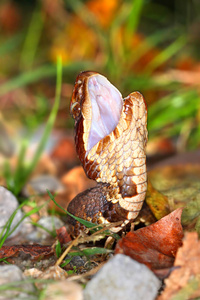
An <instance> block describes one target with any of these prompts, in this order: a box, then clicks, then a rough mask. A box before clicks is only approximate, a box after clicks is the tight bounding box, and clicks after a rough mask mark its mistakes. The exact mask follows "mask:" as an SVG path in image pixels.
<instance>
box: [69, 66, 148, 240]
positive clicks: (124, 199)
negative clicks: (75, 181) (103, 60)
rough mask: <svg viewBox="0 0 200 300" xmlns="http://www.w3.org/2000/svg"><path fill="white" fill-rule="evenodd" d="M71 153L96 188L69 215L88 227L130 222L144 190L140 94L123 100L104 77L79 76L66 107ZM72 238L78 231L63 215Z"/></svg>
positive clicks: (142, 102)
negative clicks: (70, 118) (72, 126)
mask: <svg viewBox="0 0 200 300" xmlns="http://www.w3.org/2000/svg"><path fill="white" fill-rule="evenodd" d="M70 111H71V114H72V116H73V118H74V119H75V144H76V151H77V154H78V156H79V159H80V161H81V163H82V166H83V168H84V170H85V173H86V175H87V176H88V177H89V178H90V179H93V180H96V182H97V185H96V186H95V187H93V188H91V189H88V190H86V191H84V192H82V193H80V194H78V195H77V196H76V197H75V198H74V199H73V200H72V201H71V202H70V204H69V206H68V211H69V212H70V213H72V214H73V215H75V216H78V217H80V218H82V219H85V220H88V221H91V222H93V223H98V224H100V223H105V222H116V221H120V220H121V221H123V222H124V223H123V224H127V223H128V222H130V221H131V220H134V219H135V218H136V217H137V216H138V214H139V212H140V210H141V208H142V204H143V201H144V199H145V195H146V190H147V172H146V153H145V147H146V143H147V106H146V103H145V100H144V98H143V96H142V95H141V94H140V93H139V92H133V93H131V94H130V95H129V96H128V97H126V98H125V99H123V98H122V95H121V93H120V92H119V91H118V90H117V88H116V87H114V86H113V85H112V84H111V83H110V82H109V81H108V80H107V79H106V78H105V77H104V76H102V75H100V74H98V73H96V72H91V71H85V72H82V73H80V74H79V75H78V77H77V79H76V82H75V86H74V90H73V94H72V100H71V103H70ZM68 223H69V224H70V228H71V230H72V231H73V234H74V235H77V234H78V233H79V231H80V230H81V229H83V226H82V225H81V224H80V223H79V222H77V221H75V220H74V219H73V218H71V217H69V216H68Z"/></svg>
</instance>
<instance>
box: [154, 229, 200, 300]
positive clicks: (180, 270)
mask: <svg viewBox="0 0 200 300" xmlns="http://www.w3.org/2000/svg"><path fill="white" fill-rule="evenodd" d="M165 284H166V288H165V289H164V292H163V293H162V294H161V296H159V297H158V298H157V300H170V299H197V297H200V241H199V240H198V235H197V233H196V232H187V233H186V234H185V238H184V239H183V246H182V247H181V248H179V249H178V252H177V255H176V259H175V263H174V271H172V273H171V274H170V276H169V278H168V279H166V280H165ZM198 299H199V298H198Z"/></svg>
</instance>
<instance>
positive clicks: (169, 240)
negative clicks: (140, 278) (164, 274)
mask: <svg viewBox="0 0 200 300" xmlns="http://www.w3.org/2000/svg"><path fill="white" fill-rule="evenodd" d="M181 213H182V208H178V209H176V210H175V211H173V212H172V213H171V214H169V215H167V216H166V217H164V218H162V219H160V220H159V221H157V222H156V223H154V224H151V225H149V226H147V227H144V228H141V229H138V230H137V231H135V232H129V233H128V234H127V235H126V236H125V237H124V238H122V239H121V240H119V242H118V243H117V245H116V249H115V254H118V253H123V254H125V255H128V256H130V257H131V258H133V259H135V260H137V261H138V262H140V263H143V264H145V265H147V266H148V267H149V268H150V269H152V270H156V269H164V268H170V267H171V266H172V265H173V262H174V258H175V255H176V252H177V250H178V248H179V247H180V246H181V245H182V238H183V229H182V226H181Z"/></svg>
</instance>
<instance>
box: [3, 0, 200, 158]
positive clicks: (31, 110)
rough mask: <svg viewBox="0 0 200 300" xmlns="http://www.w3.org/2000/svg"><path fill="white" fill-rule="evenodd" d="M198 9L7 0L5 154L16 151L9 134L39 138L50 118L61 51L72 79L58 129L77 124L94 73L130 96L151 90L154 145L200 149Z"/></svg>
mask: <svg viewBox="0 0 200 300" xmlns="http://www.w3.org/2000/svg"><path fill="white" fill-rule="evenodd" d="M199 12H200V1H198V0H185V1H181V0H174V1H173V0H133V1H130V0H129V1H128V0H126V1H125V0H124V1H120V0H109V1H108V0H87V1H86V0H84V1H83V0H82V1H81V0H73V1H71V0H54V1H52V0H37V1H36V0H29V1H27V0H12V1H11V0H1V2H0V66H1V68H0V109H1V112H0V124H1V125H0V143H1V147H0V148H1V151H2V152H4V153H7V155H9V147H10V144H9V136H11V137H12V136H14V135H15V132H16V131H17V130H18V131H19V130H22V131H24V132H26V134H27V133H28V134H29V135H30V134H32V133H33V132H34V131H35V130H36V129H37V128H39V127H40V126H41V124H45V122H46V119H47V117H48V116H49V113H50V111H51V109H52V106H53V103H54V97H55V89H56V61H57V57H58V56H61V57H62V61H63V81H62V89H61V102H60V106H59V111H58V116H57V120H56V124H55V126H56V128H62V129H64V130H66V129H70V128H73V120H72V118H71V117H70V114H69V103H70V97H71V94H72V89H73V84H74V82H75V79H76V76H77V74H78V73H79V72H80V71H83V70H95V71H97V72H99V73H101V74H103V75H104V76H106V77H107V78H108V80H109V81H111V82H112V83H113V84H114V85H115V86H116V87H117V88H118V89H119V90H120V91H121V92H122V94H123V96H124V97H125V96H127V95H128V94H129V93H130V92H132V91H136V90H138V91H140V92H141V93H142V94H143V95H144V97H145V99H146V102H147V105H148V111H149V113H148V130H149V140H150V142H152V143H153V141H160V143H161V146H162V147H165V145H166V151H168V150H169V151H170V147H172V148H173V149H174V150H175V152H180V151H186V150H191V149H197V148H199V146H200V88H199V87H200V62H199V60H200V51H199V47H200V39H199V36H200V13H199ZM5 129H6V131H5ZM22 136H23V134H22ZM11 140H12V138H11ZM166 141H167V142H166ZM165 142H166V143H165ZM149 145H151V144H149ZM162 147H161V148H162ZM152 148H154V147H153V146H152V147H149V149H147V153H149V154H151V152H152V151H154V150H152Z"/></svg>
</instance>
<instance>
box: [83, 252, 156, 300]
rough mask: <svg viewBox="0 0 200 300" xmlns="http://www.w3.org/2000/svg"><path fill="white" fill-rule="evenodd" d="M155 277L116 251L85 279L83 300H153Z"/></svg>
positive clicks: (143, 266) (142, 266) (141, 265)
mask: <svg viewBox="0 0 200 300" xmlns="http://www.w3.org/2000/svg"><path fill="white" fill-rule="evenodd" d="M160 285H161V283H160V281H159V279H158V278H157V277H156V276H155V275H154V274H153V273H152V272H151V271H150V270H149V269H148V268H147V267H146V266H145V265H143V264H140V263H138V262H137V261H135V260H133V259H131V258H130V257H128V256H126V255H123V254H117V255H115V256H114V257H113V258H111V259H110V260H109V261H108V262H107V263H106V264H105V265H104V266H103V267H102V268H101V270H100V271H99V272H98V273H97V274H96V275H95V276H94V277H93V278H92V279H91V281H90V282H88V284H87V286H86V288H85V290H84V299H85V300H94V299H95V300H144V299H148V300H153V299H155V297H156V296H157V292H158V289H159V288H160Z"/></svg>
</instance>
